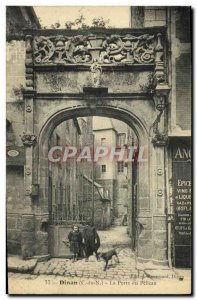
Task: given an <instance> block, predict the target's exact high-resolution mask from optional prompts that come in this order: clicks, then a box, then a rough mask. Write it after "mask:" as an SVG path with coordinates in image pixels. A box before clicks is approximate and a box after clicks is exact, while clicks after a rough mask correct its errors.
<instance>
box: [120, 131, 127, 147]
mask: <svg viewBox="0 0 197 300" xmlns="http://www.w3.org/2000/svg"><path fill="white" fill-rule="evenodd" d="M125 143H126V134H125V133H120V134H118V146H119V147H123V146H124V145H125Z"/></svg>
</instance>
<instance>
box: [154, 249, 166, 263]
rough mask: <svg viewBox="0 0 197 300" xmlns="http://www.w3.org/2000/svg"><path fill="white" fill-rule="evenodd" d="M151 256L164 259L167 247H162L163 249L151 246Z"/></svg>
mask: <svg viewBox="0 0 197 300" xmlns="http://www.w3.org/2000/svg"><path fill="white" fill-rule="evenodd" d="M153 258H154V259H158V260H166V259H167V248H163V249H159V248H153Z"/></svg>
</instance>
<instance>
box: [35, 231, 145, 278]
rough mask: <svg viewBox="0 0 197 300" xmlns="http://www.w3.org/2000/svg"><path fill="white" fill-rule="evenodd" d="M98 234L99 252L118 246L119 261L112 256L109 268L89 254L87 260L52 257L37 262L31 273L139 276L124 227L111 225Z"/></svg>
mask: <svg viewBox="0 0 197 300" xmlns="http://www.w3.org/2000/svg"><path fill="white" fill-rule="evenodd" d="M98 234H99V236H100V239H101V247H100V249H99V252H105V251H108V250H109V249H111V248H113V247H114V246H119V247H120V248H118V249H117V252H118V256H119V261H120V262H119V263H118V262H117V261H116V259H115V258H113V259H112V263H111V264H109V268H108V269H107V270H106V271H104V265H105V262H104V261H103V260H102V259H101V260H100V261H97V259H96V257H95V255H92V256H90V258H89V261H88V262H86V261H85V259H80V260H78V261H77V262H75V263H73V262H72V260H70V259H64V258H63V259H58V258H53V259H50V260H49V261H48V262H40V263H38V264H37V266H36V268H35V270H34V272H33V274H34V275H39V274H46V275H56V276H57V275H61V276H71V277H76V276H77V277H86V278H87V277H88V278H101V279H113V278H114V276H116V278H122V277H124V278H125V279H129V278H136V277H137V276H139V275H140V274H138V272H137V270H136V268H135V256H134V254H133V252H132V250H131V248H130V243H131V240H130V238H129V237H128V236H127V233H126V227H121V226H117V227H112V228H110V229H109V230H105V231H99V232H98Z"/></svg>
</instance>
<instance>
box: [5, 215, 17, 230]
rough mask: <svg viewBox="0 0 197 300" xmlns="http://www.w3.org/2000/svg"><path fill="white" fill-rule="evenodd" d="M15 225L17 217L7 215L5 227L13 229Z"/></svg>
mask: <svg viewBox="0 0 197 300" xmlns="http://www.w3.org/2000/svg"><path fill="white" fill-rule="evenodd" d="M16 227H17V218H16V217H8V218H7V228H8V229H15V228H16Z"/></svg>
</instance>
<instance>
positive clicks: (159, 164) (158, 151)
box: [152, 142, 167, 265]
mask: <svg viewBox="0 0 197 300" xmlns="http://www.w3.org/2000/svg"><path fill="white" fill-rule="evenodd" d="M155 163H156V164H155V170H154V171H155V198H154V200H155V203H154V205H153V255H152V260H153V262H154V263H156V264H164V265H165V264H167V216H166V202H167V199H166V178H165V144H164V143H161V144H159V142H158V144H157V145H155Z"/></svg>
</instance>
